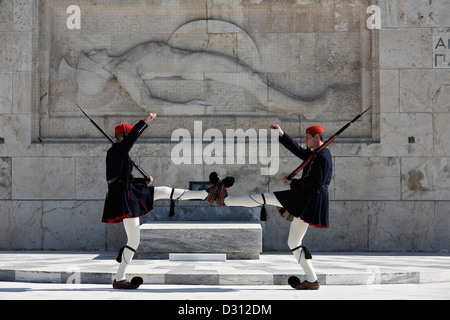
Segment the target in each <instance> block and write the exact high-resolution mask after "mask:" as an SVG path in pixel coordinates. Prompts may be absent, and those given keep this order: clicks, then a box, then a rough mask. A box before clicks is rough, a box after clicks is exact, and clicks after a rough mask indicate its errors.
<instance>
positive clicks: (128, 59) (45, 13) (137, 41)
mask: <svg viewBox="0 0 450 320" xmlns="http://www.w3.org/2000/svg"><path fill="white" fill-rule="evenodd" d="M47 3H48V4H41V12H42V15H41V16H42V18H44V19H43V21H41V23H40V27H41V31H40V32H42V31H44V30H46V28H50V27H53V28H54V27H55V26H57V25H58V24H62V23H63V21H64V18H65V17H66V15H65V12H64V11H63V10H62V9H63V8H64V5H63V4H58V3H56V2H54V1H50V2H47ZM148 3H149V4H148V9H150V8H151V7H152V6H157V5H156V4H152V2H151V1H148ZM83 4H84V3H83V1H82V3H81V7H83V8H84V11H85V12H89V10H90V9H91V10H92V11H93V12H95V10H96V9H97V8H92V5H89V4H88V3H87V2H86V3H85V4H84V6H83ZM364 4H365V1H361V3H360V4H357V5H355V4H353V5H352V7H353V8H352V9H353V11H351V12H353V13H352V15H351V16H350V17H348V19H350V21H352V22H353V24H348V23H343V21H341V20H342V19H343V18H342V17H341V18H340V20H339V21H336V25H337V26H339V28H336V27H334V29H331V27H330V30H323V32H322V33H321V34H320V33H311V32H302V31H301V30H296V31H295V32H293V31H292V32H285V33H278V32H269V31H267V32H261V31H260V30H252V27H251V25H249V24H247V23H246V22H245V20H244V21H243V22H242V24H243V26H245V28H244V27H241V26H239V25H238V24H237V23H235V22H234V21H233V19H232V17H230V21H226V20H219V19H196V20H190V21H188V22H182V23H181V24H179V25H178V26H177V27H175V28H173V29H172V30H165V31H164V32H163V33H160V32H155V33H154V34H151V33H150V34H147V35H145V36H144V34H143V33H144V32H142V33H139V32H138V33H137V35H136V34H130V37H131V38H132V40H130V39H127V38H126V34H125V33H126V32H125V31H123V30H120V32H123V33H124V34H121V35H120V36H115V35H114V34H113V33H112V31H109V30H106V29H105V30H102V32H101V33H100V32H99V30H98V28H99V27H97V28H93V27H92V26H91V25H90V22H89V20H88V21H87V22H83V24H82V27H81V29H80V30H76V31H73V30H65V29H64V28H63V29H62V30H61V32H57V33H56V34H54V35H51V36H49V35H43V34H41V35H40V38H39V39H40V43H39V46H40V47H41V48H42V46H44V47H45V46H46V45H49V46H50V48H42V50H41V57H40V59H39V63H40V69H41V70H44V71H47V72H42V73H41V74H40V100H39V102H38V103H39V105H40V106H39V114H40V116H39V124H38V127H39V129H38V138H39V139H40V140H42V141H46V140H48V141H53V140H65V139H71V140H75V141H82V140H83V139H92V138H99V137H98V133H97V132H95V131H92V132H91V131H90V130H89V129H88V125H86V123H85V119H83V118H82V117H79V116H80V114H79V111H78V109H77V108H76V106H75V104H76V103H77V104H79V105H81V106H82V107H83V108H84V109H85V110H86V111H88V112H89V114H91V115H92V116H95V117H96V119H99V121H100V124H101V125H103V126H104V127H106V129H107V130H111V129H112V128H113V126H114V123H116V122H117V121H131V122H132V121H134V120H135V119H137V118H138V117H139V116H140V115H142V114H143V113H147V112H149V111H152V112H156V113H157V114H158V115H159V116H160V121H159V123H158V124H156V125H155V126H158V125H159V126H160V127H158V128H156V129H157V130H155V132H157V133H156V134H155V135H154V136H153V137H152V138H158V139H159V140H158V141H163V140H164V139H166V140H167V139H168V138H170V135H171V133H172V132H173V130H175V129H177V128H180V127H186V128H187V129H188V130H191V129H192V128H191V127H192V124H190V123H186V117H190V118H191V120H192V121H191V122H192V123H193V121H194V120H204V121H207V122H209V123H208V125H207V126H208V127H214V128H218V129H219V130H225V129H226V128H229V124H230V122H231V123H234V126H237V123H238V122H239V121H237V119H239V120H240V122H241V123H242V121H244V122H245V120H246V119H247V120H248V123H251V122H252V121H255V120H256V121H258V119H267V121H269V122H271V121H278V122H280V123H282V124H284V125H285V127H286V128H288V129H291V130H290V132H293V134H294V135H299V133H300V132H302V131H303V128H302V124H301V123H302V122H303V123H305V124H304V126H306V125H308V123H309V122H314V121H315V122H317V121H321V122H322V123H325V124H327V123H328V127H329V131H333V130H334V129H337V128H339V127H341V126H342V124H343V122H345V121H347V120H349V119H351V118H353V116H354V115H355V114H358V113H359V112H360V111H361V110H362V109H363V108H364V107H367V104H370V103H371V102H372V101H371V98H370V97H371V96H372V95H371V94H370V92H371V90H372V88H371V84H372V78H371V76H370V72H371V63H372V61H371V60H370V58H367V57H366V56H365V55H366V53H367V50H370V47H371V45H372V42H371V40H370V36H368V35H369V33H368V30H365V29H364V28H363V27H361V26H360V25H358V23H356V22H354V21H353V20H355V19H356V18H355V17H359V14H360V13H361V12H363V8H364ZM102 5H103V6H105V7H106V9H108V8H109V9H110V10H113V9H114V6H115V5H114V4H109V5H107V4H106V3H105V4H102ZM324 5H325V4H324ZM178 6H181V4H178ZM325 6H327V5H325ZM328 6H331V5H329V4H328ZM355 6H356V9H355ZM296 8H297V9H298V7H296ZM245 9H246V8H245ZM252 9H253V7H252ZM334 9H335V10H337V9H336V8H334ZM128 10H129V12H128V11H126V12H125V13H124V15H123V19H126V18H130V16H131V17H132V18H136V19H138V18H140V19H144V18H143V17H141V16H140V15H138V14H136V12H134V11H133V5H131V6H130V7H129V8H128ZM233 10H236V12H238V11H239V10H243V9H242V7H240V6H238V5H236V7H235V8H233ZM359 10H361V11H359ZM323 12H326V11H325V10H324V11H323ZM97 14H98V13H97ZM115 14H116V15H117V13H115ZM317 14H318V15H320V14H322V15H323V13H317ZM106 15H107V13H105V16H106ZM181 16H182V15H181V14H180V12H177V13H174V16H173V20H180V19H182V18H183V17H181ZM335 17H336V15H335ZM88 18H90V17H88ZM95 18H96V19H100V22H98V24H100V23H106V20H107V19H106V18H105V17H103V16H95ZM362 18H364V16H362ZM105 19H106V20H105ZM165 19H167V21H164V22H163V24H164V23H166V24H167V25H168V26H169V25H170V26H172V23H173V21H170V20H171V19H172V18H171V17H170V16H168V17H166V18H165ZM321 19H323V20H326V19H331V20H332V19H334V18H333V17H331V18H329V17H326V16H325V17H321ZM336 19H337V18H336ZM48 20H50V21H48ZM103 20H105V21H103ZM92 23H93V22H92ZM127 23H129V22H128V21H127V22H124V21H121V20H118V21H116V24H118V25H121V24H127ZM140 23H142V22H140V21H138V22H137V24H140ZM172 27H173V26H172ZM319 29H321V28H319ZM95 32H99V33H98V34H94V33H95ZM105 32H111V33H110V34H106V35H105V34H103V33H105ZM95 40H98V41H95ZM116 41H117V42H116ZM274 44H275V46H274ZM367 75H369V77H368V76H367ZM364 87H365V88H364ZM368 88H369V89H368ZM35 101H36V99H35ZM214 117H220V119H221V120H223V121H218V119H214ZM119 119H120V120H119ZM83 121H84V122H83ZM372 127H373V124H372V119H371V117H368V118H366V119H365V120H363V121H361V122H360V123H358V124H357V125H355V127H354V131H353V133H350V134H349V137H358V138H363V139H364V138H365V139H369V140H373V138H374V130H373V128H372ZM80 131H81V132H83V134H82V135H80V134H78V135H77V132H80ZM375 131H376V130H375ZM161 138H162V140H161ZM80 139H81V140H80Z"/></svg>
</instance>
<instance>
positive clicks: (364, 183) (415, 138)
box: [0, 0, 450, 252]
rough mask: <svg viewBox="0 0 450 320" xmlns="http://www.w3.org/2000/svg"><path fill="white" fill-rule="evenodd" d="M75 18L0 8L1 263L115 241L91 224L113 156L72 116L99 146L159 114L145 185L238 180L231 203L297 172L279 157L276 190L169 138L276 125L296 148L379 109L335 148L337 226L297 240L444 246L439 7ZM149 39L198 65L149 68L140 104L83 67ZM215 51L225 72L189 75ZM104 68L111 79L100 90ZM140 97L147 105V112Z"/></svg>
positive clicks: (143, 158)
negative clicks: (77, 24) (214, 177)
mask: <svg viewBox="0 0 450 320" xmlns="http://www.w3.org/2000/svg"><path fill="white" fill-rule="evenodd" d="M71 4H72V3H71V1H51V0H48V1H38V0H36V1H33V0H5V1H1V2H0V43H1V44H2V49H1V50H0V138H1V139H0V198H1V199H2V200H0V215H1V223H0V249H2V250H12V249H36V250H39V249H45V250H53V249H54V250H104V249H114V248H117V247H119V246H121V245H122V244H123V241H124V237H125V236H124V233H123V230H122V226H121V225H114V226H106V225H104V224H102V223H100V218H101V212H102V207H103V198H104V194H105V190H106V186H105V181H104V172H105V165H104V157H105V153H106V150H107V148H108V144H107V143H106V142H104V139H103V137H102V136H101V135H100V134H99V133H98V132H97V131H96V130H95V128H93V127H92V125H91V123H90V122H89V121H88V120H87V119H86V118H84V117H83V116H82V115H80V113H79V110H78V109H77V108H76V106H75V105H74V102H79V103H80V104H83V106H84V107H85V108H86V109H87V110H88V112H89V113H90V114H91V115H93V116H94V117H95V119H96V120H97V121H98V122H99V123H100V124H101V125H102V126H103V127H105V128H106V129H107V130H108V132H112V130H113V128H114V125H115V124H117V123H118V121H128V122H133V121H136V120H137V119H139V118H140V117H141V114H142V115H144V114H146V112H147V111H148V110H156V111H157V113H159V114H160V117H159V118H158V119H157V121H155V124H154V126H152V127H151V128H150V130H149V131H148V132H146V134H145V135H144V136H143V137H142V141H141V143H139V144H138V145H136V147H135V148H134V150H133V158H134V159H135V160H136V162H138V163H139V164H140V165H141V167H143V168H144V169H145V170H146V171H147V172H149V173H150V174H151V175H152V176H153V177H154V178H155V184H156V185H167V186H175V187H183V188H187V187H188V186H189V184H188V182H189V181H204V180H207V177H208V174H209V172H210V171H212V170H217V171H218V172H219V173H220V174H221V175H226V174H228V175H234V176H235V177H236V180H237V183H236V185H235V186H233V188H231V189H230V191H229V192H230V193H231V194H236V195H238V194H245V193H249V192H266V191H275V190H280V189H284V188H285V187H284V186H283V185H282V183H281V182H280V181H281V178H282V177H283V176H284V175H286V173H289V172H290V171H292V170H293V169H294V168H295V167H297V165H298V159H296V158H294V157H292V156H291V155H290V154H289V153H288V152H287V151H286V150H283V149H280V169H279V171H278V173H277V174H276V175H273V176H262V175H261V174H260V167H261V165H262V164H260V163H258V164H257V165H255V164H250V161H249V159H248V158H246V159H245V163H243V164H236V163H233V164H212V165H210V164H205V163H204V162H202V161H200V163H197V164H196V163H195V159H194V161H193V163H192V164H181V165H175V164H174V163H173V162H172V161H171V160H172V159H171V152H172V150H173V148H174V145H175V144H174V142H171V141H170V137H171V133H172V132H173V131H174V130H175V129H177V128H186V129H187V130H188V131H189V132H191V133H193V127H194V121H196V120H201V121H202V123H203V130H206V129H208V128H217V129H218V130H219V131H221V132H223V133H224V132H225V130H226V129H228V128H233V129H236V128H243V129H244V130H246V129H248V128H255V129H266V128H267V127H268V126H269V125H270V124H271V123H272V122H278V123H280V124H281V125H282V127H283V128H285V130H286V131H287V132H289V133H291V134H292V135H293V136H295V137H297V138H298V139H300V140H301V139H302V135H303V132H304V130H305V128H306V127H307V126H308V125H310V124H311V123H316V122H318V123H320V124H322V125H323V126H324V127H325V128H326V130H327V132H328V133H332V132H335V131H336V130H337V129H338V128H339V127H341V126H342V125H343V124H345V122H346V120H350V119H351V118H353V116H354V115H356V114H357V113H359V112H360V111H362V110H363V109H364V107H365V106H368V105H370V104H372V105H373V106H374V107H373V109H372V110H371V114H368V115H367V116H366V117H364V118H363V119H361V121H360V122H358V123H356V124H355V125H354V126H352V127H351V128H350V129H348V130H347V131H346V132H345V134H344V135H343V137H340V139H338V140H337V141H336V142H335V143H333V145H332V146H331V147H330V151H331V152H332V154H333V161H334V176H333V181H332V184H331V185H330V189H329V190H330V197H331V201H330V224H331V226H330V229H328V230H319V229H315V228H310V230H309V232H308V234H307V236H306V238H305V244H306V245H307V246H309V247H310V248H311V249H313V250H322V251H327V250H343V251H430V252H434V251H437V252H439V251H448V250H449V249H450V241H449V233H448V230H449V227H450V225H449V224H450V206H449V201H450V174H449V172H450V170H449V168H450V142H449V141H450V140H449V139H450V129H449V126H448V122H449V121H450V112H449V111H450V102H449V101H450V99H449V98H450V74H449V68H450V67H449V65H448V62H449V61H450V49H449V46H450V43H449V42H450V40H449V39H450V31H449V30H450V25H449V24H450V23H449V21H450V19H449V18H450V8H449V6H450V4H448V2H447V1H445V0H440V1H432V2H431V1H428V0H389V1H362V0H361V1H357V0H354V1H277V2H273V1H265V0H260V1H250V0H249V1H246V0H230V1H227V0H226V1H215V0H202V1H200V0H189V1H188V0H186V1H183V0H171V1H167V2H161V1H129V2H128V1H121V2H114V1H113V2H111V1H97V2H96V3H95V4H94V3H93V2H91V1H76V4H77V5H79V6H80V8H81V29H79V30H77V29H75V30H70V29H68V28H67V26H66V20H67V19H68V18H69V16H70V13H67V11H66V9H67V8H68V7H69V6H70V5H71ZM371 4H375V5H378V6H379V7H380V8H381V14H380V17H381V29H379V30H368V29H367V27H366V20H367V19H368V18H369V17H370V14H369V13H367V12H366V8H367V7H368V6H369V5H371ZM148 43H150V44H151V45H155V44H159V45H160V48H162V49H164V50H165V51H164V52H166V53H165V54H164V55H163V56H162V58H164V57H165V58H167V57H168V55H170V54H173V52H178V53H180V52H181V53H182V54H184V55H188V54H190V55H189V56H191V57H194V59H193V60H191V61H188V63H185V62H186V61H185V62H183V63H184V65H185V66H186V65H188V66H191V67H192V66H194V67H193V68H191V69H189V68H184V69H182V71H180V69H176V68H175V67H174V64H173V63H174V62H175V61H179V60H177V59H178V57H179V56H178V55H174V56H173V57H171V59H170V60H168V61H166V62H165V64H162V65H163V68H162V69H159V65H157V66H151V67H149V68H147V67H148V65H145V68H144V69H145V70H144V69H140V71H139V72H138V74H139V75H140V76H141V77H140V78H137V80H136V78H133V79H135V80H136V81H141V80H142V81H143V83H144V84H143V86H142V87H139V88H140V91H139V92H135V91H134V89H133V88H138V86H129V83H128V82H127V81H125V80H124V79H127V78H124V77H127V76H129V74H127V73H125V74H124V73H121V72H120V70H119V71H118V70H117V69H114V70H113V69H111V68H109V67H108V68H107V67H105V68H100V69H99V68H98V64H99V63H101V62H102V61H104V60H101V61H99V60H96V59H97V58H95V57H98V56H95V57H94V56H93V55H92V50H100V51H102V50H103V52H105V51H104V50H106V52H107V55H106V58H111V57H118V56H119V57H124V56H125V55H126V54H127V53H130V52H131V50H132V48H141V49H142V48H145V49H148V48H150V47H149V46H146V47H140V45H143V44H148ZM150 49H151V48H150ZM176 50H183V51H176ZM142 51H144V52H148V51H146V50H144V49H142ZM90 53H91V54H90ZM194 53H195V54H194ZM197 53H200V55H197ZM211 53H214V54H217V53H219V55H217V56H219V57H220V59H219V60H211V64H206V63H205V64H201V63H200V64H199V61H202V59H209V58H212V56H211V55H210V54H211ZM106 58H102V59H106ZM214 58H216V56H215V57H214ZM108 61H110V60H108ZM132 61H136V60H132ZM204 61H206V60H204ZM230 61H231V63H232V64H234V66H235V68H234V67H231V69H230V63H229V62H230ZM81 62H83V63H84V64H80V63H81ZM222 63H223V64H222ZM86 64H88V65H89V66H91V69H89V68H88V69H89V70H91V71H92V70H94V71H95V72H93V75H92V76H86V74H84V72H85V70H86ZM169 66H170V67H169ZM155 68H156V69H155ZM198 68H201V72H198ZM217 68H219V69H217ZM220 68H222V69H220ZM125 70H129V68H128V69H125ZM142 70H144V71H145V72H143V71H142ZM106 72H109V73H110V75H108V77H109V76H111V78H108V79H107V80H108V81H106V82H102V81H97V80H99V79H101V76H102V75H103V76H104V75H105V74H106ZM139 79H140V80H139ZM180 80H187V82H182V81H180ZM130 81H131V80H130ZM139 83H141V84H142V82H139ZM86 84H87V85H86ZM98 86H100V87H98ZM99 88H100V89H101V90H100V89H99ZM147 89H148V90H150V92H151V93H152V94H153V95H151V98H152V99H144V98H142V97H143V96H144V95H143V94H142V93H143V92H144V91H145V90H147ZM145 92H146V91H145ZM309 100H312V101H309ZM305 101H306V102H305ZM156 206H157V207H156V208H155V210H154V211H152V213H151V214H150V215H149V216H148V217H146V220H168V219H169V218H168V217H167V213H168V203H167V202H164V201H162V202H158V203H156ZM268 211H269V212H268V213H269V218H268V221H267V222H265V223H263V227H264V250H267V251H269V250H281V251H286V250H287V249H288V248H287V245H286V244H285V242H286V239H287V232H288V228H289V224H288V223H287V222H286V221H284V220H283V219H282V218H280V217H279V216H277V214H276V212H275V209H273V208H271V209H270V208H269V210H268ZM258 217H259V210H258V209H243V208H236V209H231V208H214V207H211V206H209V205H206V204H203V203H197V202H185V203H181V202H180V203H179V206H178V210H177V215H176V218H175V220H204V219H210V220H239V219H241V220H257V219H258Z"/></svg>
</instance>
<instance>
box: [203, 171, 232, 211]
mask: <svg viewBox="0 0 450 320" xmlns="http://www.w3.org/2000/svg"><path fill="white" fill-rule="evenodd" d="M209 182H211V183H212V184H213V186H212V187H211V188H209V189H207V190H206V191H207V192H208V197H207V198H206V201H208V202H213V201H216V204H217V205H218V206H219V207H221V206H223V205H224V201H225V198H226V197H227V196H228V193H227V188H229V187H231V186H232V185H233V184H234V177H230V176H228V177H225V179H223V180H222V179H220V177H219V175H218V174H217V172H211V173H210V175H209Z"/></svg>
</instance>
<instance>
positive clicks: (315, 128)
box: [306, 126, 325, 134]
mask: <svg viewBox="0 0 450 320" xmlns="http://www.w3.org/2000/svg"><path fill="white" fill-rule="evenodd" d="M323 132H325V130H323V128H322V127H321V126H312V127H309V128H308V129H306V133H309V134H313V133H323Z"/></svg>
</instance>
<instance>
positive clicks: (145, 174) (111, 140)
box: [77, 104, 150, 181]
mask: <svg viewBox="0 0 450 320" xmlns="http://www.w3.org/2000/svg"><path fill="white" fill-rule="evenodd" d="M77 107H78V108H79V109H80V110H81V112H83V113H84V115H85V116H86V117H87V118H88V119H89V120H91V123H92V124H93V125H94V126H95V127H96V128H97V129H98V131H100V132H101V133H102V134H103V135H104V136H105V137H106V139H108V140H109V142H111V143H114V140H113V138H111V136H110V135H109V134H108V133H106V131H105V130H103V128H102V127H100V125H99V124H98V123H97V122H95V121H94V119H92V118H91V117H90V116H89V115H88V114H87V113H86V112H85V111H84V110H83V109H82V108H81V107H80V106H79V105H78V104H77ZM130 161H131V164H132V165H133V166H134V167H135V168H136V169H137V170H138V171H139V172H140V173H141V174H142V176H143V177H144V178H145V180H146V181H150V176H149V175H148V174H147V173H145V171H144V170H142V168H141V167H139V165H137V164H136V162H134V161H133V159H131V158H130Z"/></svg>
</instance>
